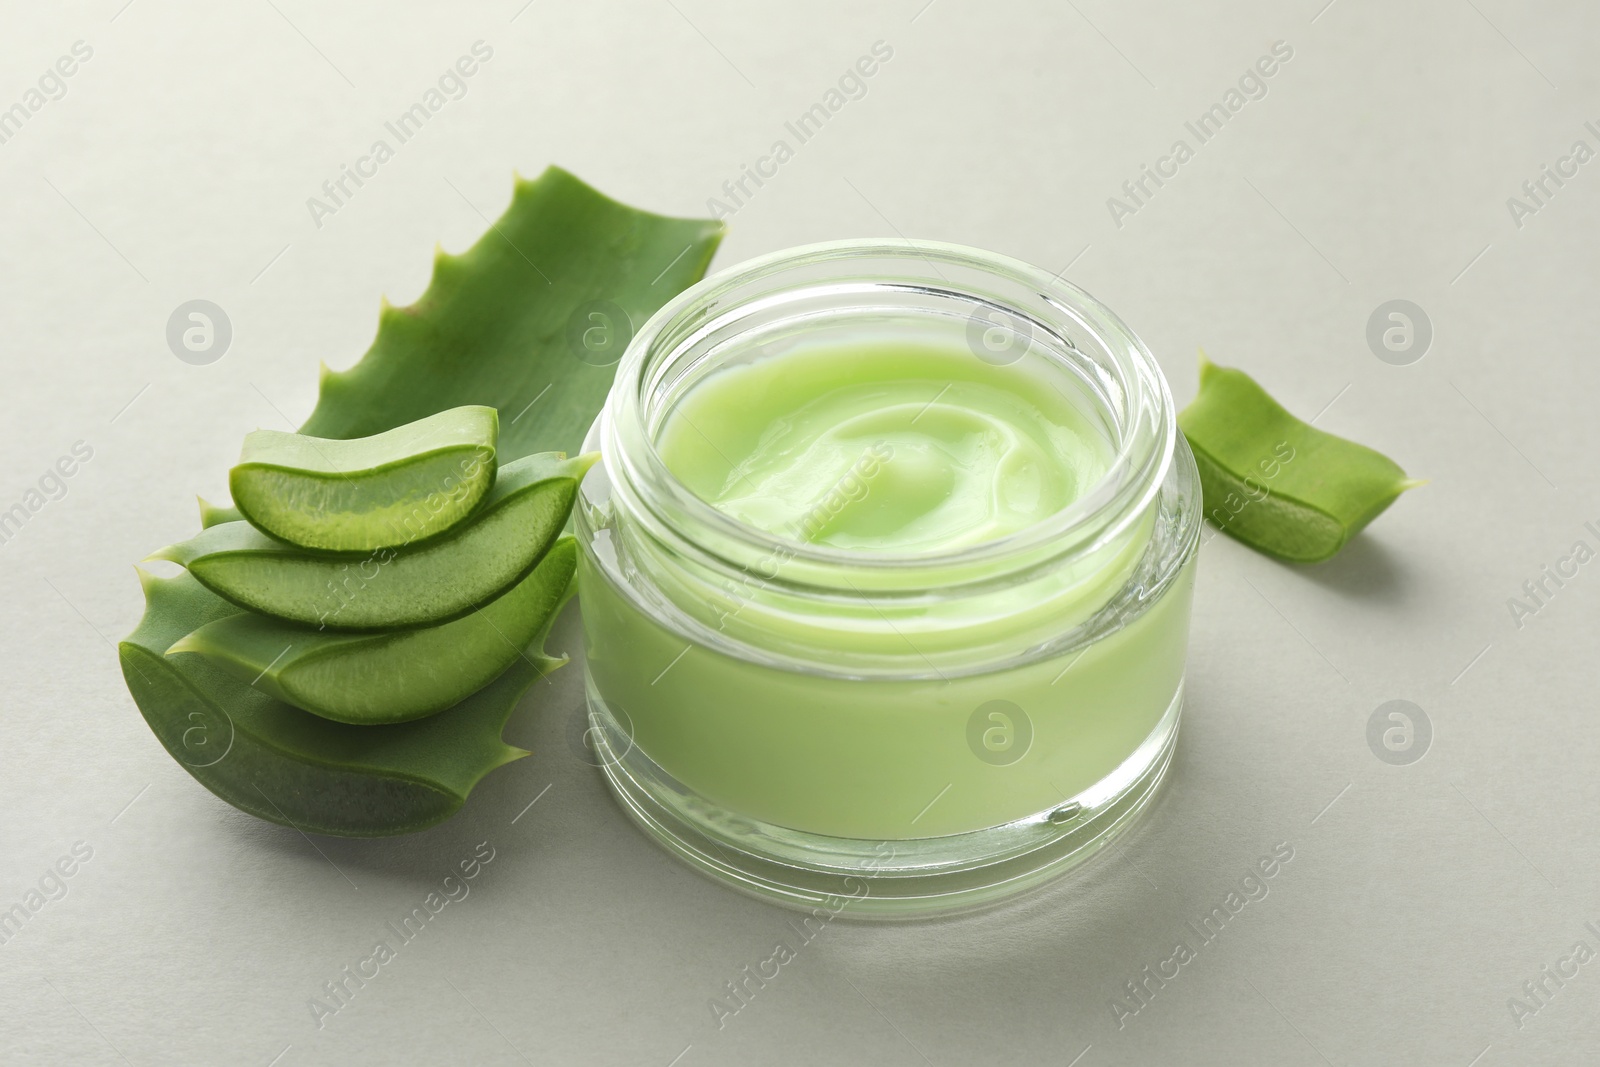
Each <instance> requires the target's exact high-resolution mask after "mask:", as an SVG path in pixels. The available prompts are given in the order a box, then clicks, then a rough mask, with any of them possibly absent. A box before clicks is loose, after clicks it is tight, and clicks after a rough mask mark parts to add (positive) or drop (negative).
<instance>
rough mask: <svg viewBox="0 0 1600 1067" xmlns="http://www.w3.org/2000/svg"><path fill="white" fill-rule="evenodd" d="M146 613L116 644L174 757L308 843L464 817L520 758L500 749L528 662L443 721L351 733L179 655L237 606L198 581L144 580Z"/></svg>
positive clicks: (184, 577) (535, 671) (238, 803)
mask: <svg viewBox="0 0 1600 1067" xmlns="http://www.w3.org/2000/svg"><path fill="white" fill-rule="evenodd" d="M140 578H141V581H142V582H143V585H144V591H145V614H144V619H143V620H142V621H141V622H140V623H139V626H138V628H137V629H135V630H134V631H133V633H132V634H130V635H129V636H128V638H127V639H126V640H124V641H123V642H122V643H121V644H120V645H119V646H118V654H119V658H120V659H121V662H122V675H123V678H124V679H125V680H126V681H127V683H128V690H129V692H131V693H132V694H133V697H134V700H135V702H136V703H137V704H138V705H139V710H140V712H141V713H142V714H143V715H144V718H145V722H147V723H148V724H149V726H150V729H151V730H152V731H153V732H154V733H155V735H156V737H157V738H158V739H159V740H160V741H161V744H162V746H163V747H165V748H166V750H167V751H168V752H169V753H170V754H171V755H172V758H173V759H175V760H177V761H178V762H179V763H181V764H183V767H184V769H185V770H187V771H188V772H189V773H190V774H191V775H193V776H194V778H195V779H196V780H197V781H199V782H200V784H201V785H203V786H205V787H206V788H207V789H209V790H211V792H213V793H215V794H216V795H217V796H219V797H221V798H222V799H223V800H225V801H227V802H228V803H229V804H232V805H233V806H234V807H236V808H240V809H242V810H244V811H247V812H249V813H250V814H252V815H256V816H259V817H261V818H263V819H267V820H270V821H272V822H276V823H283V824H285V825H288V826H293V827H295V828H296V829H298V830H302V831H305V832H308V833H320V834H335V835H338V836H344V837H375V836H380V835H387V834H402V833H409V832H411V831H413V830H420V829H423V828H424V827H427V826H431V825H433V824H434V823H437V822H439V821H440V820H442V819H446V818H448V817H449V816H451V815H453V814H454V813H455V812H456V811H457V810H458V809H459V808H460V807H461V805H462V804H463V803H464V802H465V801H466V798H467V794H469V793H470V792H471V791H472V788H473V787H474V786H475V785H476V784H477V783H478V781H479V780H480V779H481V778H483V776H484V775H486V774H488V773H489V772H490V771H492V770H494V769H495V768H496V767H500V766H503V765H504V764H506V763H509V762H511V761H512V760H514V759H517V758H519V757H521V756H525V755H527V753H526V752H524V751H523V750H521V749H518V748H513V747H511V746H510V745H507V744H505V743H504V742H503V741H501V739H500V732H501V730H503V729H504V728H505V722H506V719H507V718H508V717H509V716H510V714H511V711H512V709H513V708H515V707H516V704H517V701H518V700H520V699H521V697H522V695H523V693H524V692H526V691H527V689H528V687H529V686H530V685H532V684H533V682H534V681H535V680H537V678H538V677H539V674H540V669H539V668H538V667H536V666H535V664H534V663H530V662H528V661H526V660H523V659H520V658H519V659H517V660H515V661H513V662H512V664H511V666H510V667H508V668H507V669H506V671H505V673H504V674H502V675H500V677H498V678H497V679H495V680H494V681H493V682H491V683H490V684H489V685H488V686H486V687H485V688H483V689H481V690H479V691H478V692H476V693H474V694H473V695H471V696H469V697H467V698H466V699H465V700H463V701H461V702H460V703H459V704H456V705H455V706H454V707H451V708H449V709H447V710H445V711H442V712H440V713H439V714H437V715H432V716H429V717H428V718H425V719H418V720H416V721H414V722H407V723H398V724H395V725H390V726H348V725H345V724H343V723H336V722H329V721H328V720H327V719H322V718H318V717H317V716H315V715H308V714H306V713H305V712H304V711H301V710H300V709H299V708H295V707H291V706H289V705H288V704H285V703H284V702H283V701H280V700H277V699H274V698H273V697H271V696H269V695H268V694H266V693H264V692H262V691H261V690H260V689H259V688H255V687H252V686H251V685H250V684H249V683H247V682H243V681H240V680H239V679H237V678H235V677H234V676H233V675H231V674H229V673H228V672H226V671H224V670H221V669H219V668H218V667H216V666H215V665H214V664H211V663H209V662H207V660H206V659H205V658H204V657H202V656H171V657H169V656H168V655H167V650H168V649H170V648H171V647H172V646H173V645H174V644H175V643H177V641H178V640H179V639H180V638H182V637H183V636H184V635H185V634H188V633H190V632H192V631H193V630H196V629H198V628H200V627H202V626H204V625H206V624H208V623H212V622H215V621H216V620H218V619H223V618H227V617H229V616H233V615H236V614H238V611H239V609H238V608H236V607H234V606H233V605H232V604H229V603H228V602H227V601H225V600H223V599H222V598H221V597H218V596H216V595H215V594H213V593H211V592H210V591H209V590H207V589H206V588H205V587H204V586H202V585H201V584H200V583H199V582H197V581H195V580H194V578H193V576H191V575H189V574H179V575H178V576H177V577H175V578H155V577H152V576H150V575H148V574H144V573H142V572H141V574H140Z"/></svg>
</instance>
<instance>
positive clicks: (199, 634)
mask: <svg viewBox="0 0 1600 1067" xmlns="http://www.w3.org/2000/svg"><path fill="white" fill-rule="evenodd" d="M577 559H578V556H577V551H576V548H575V545H574V542H573V540H572V538H570V537H565V538H562V539H561V540H560V541H557V542H556V544H555V545H554V546H553V547H552V548H551V549H550V551H549V552H548V553H546V554H545V557H544V559H542V560H540V562H539V565H538V566H537V567H535V568H534V569H533V573H531V574H529V575H528V576H527V577H526V578H524V579H522V581H520V582H518V583H517V584H516V585H514V586H512V587H511V589H510V590H509V591H508V592H506V593H504V594H503V595H501V596H499V597H497V598H496V599H494V600H492V601H490V602H489V603H487V604H485V605H483V606H482V607H481V608H479V609H477V610H476V611H473V612H471V613H469V614H467V615H464V616H462V617H461V618H459V619H457V620H455V621H454V622H447V623H443V624H442V625H439V626H428V627H424V628H422V629H418V630H401V631H398V632H389V633H375V634H335V633H319V632H317V631H315V630H310V631H308V630H306V629H304V628H302V627H299V626H296V625H294V624H293V623H287V622H282V621H280V620H278V619H271V618H268V617H266V616H265V615H256V614H252V613H249V612H241V613H240V614H238V615H232V616H229V617H228V618H226V619H218V620H217V621H216V622H211V623H207V624H206V625H204V626H202V627H200V628H199V629H198V630H195V631H194V632H193V633H191V634H189V635H188V636H187V637H184V638H183V639H181V640H180V641H178V643H177V644H175V645H173V646H172V647H171V648H169V649H168V650H167V655H169V656H174V655H178V654H179V653H184V652H197V653H199V654H200V655H202V656H204V657H205V658H206V659H208V660H210V661H211V662H212V663H214V664H216V665H217V666H218V667H221V668H222V669H223V670H225V671H227V672H228V673H229V674H231V675H233V676H234V677H235V678H238V679H239V680H241V681H244V682H248V683H249V684H251V685H253V686H255V687H256V688H257V689H260V690H263V691H265V692H266V693H268V694H269V695H271V696H274V697H277V698H278V699H279V700H282V701H286V702H288V703H290V704H293V705H294V706H295V707H297V708H304V709H305V710H306V711H309V712H311V713H312V714H313V715H320V716H322V717H323V718H324V719H332V720H334V721H335V722H346V723H353V724H357V725H371V724H379V723H396V722H407V721H409V720H411V719H420V718H422V717H423V716H426V715H432V714H434V713H436V712H439V711H443V710H444V709H445V708H448V707H450V706H451V705H453V704H456V703H459V702H460V701H462V700H465V699H466V698H467V697H468V696H470V695H471V694H473V693H475V692H477V691H478V690H479V689H482V688H483V687H484V686H486V685H488V684H489V683H490V682H492V681H493V680H494V679H495V678H497V677H498V676H499V675H500V673H501V672H502V671H504V670H505V669H506V668H507V667H509V666H510V665H511V663H512V661H513V660H516V659H518V658H520V657H522V656H524V655H525V653H524V652H523V649H525V648H526V647H527V646H528V644H529V642H531V641H532V640H533V639H534V638H535V637H536V636H538V635H539V633H541V632H542V631H543V630H544V629H545V627H546V626H547V624H548V623H549V621H550V619H551V618H552V617H553V616H554V615H555V612H556V609H557V608H559V607H560V606H561V604H562V602H563V601H564V600H565V599H566V594H567V590H568V589H569V587H570V586H571V584H572V574H573V571H574V570H575V569H576V567H577ZM561 662H565V661H546V662H545V663H536V665H537V666H539V668H540V670H541V671H545V670H547V669H549V668H551V667H554V666H560V664H561Z"/></svg>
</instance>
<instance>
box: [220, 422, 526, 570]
mask: <svg viewBox="0 0 1600 1067" xmlns="http://www.w3.org/2000/svg"><path fill="white" fill-rule="evenodd" d="M499 433H500V417H499V413H498V412H497V411H495V409H494V408H492V407H485V406H483V405H481V404H466V405H463V406H461V407H456V408H450V409H449V410H447V411H441V412H438V413H437V414H434V415H428V416H426V417H424V418H421V419H418V420H416V421H415V422H408V423H406V424H405V425H404V426H396V427H395V428H394V429H392V430H385V431H384V432H383V433H378V434H373V435H372V436H371V437H358V438H354V439H351V440H329V439H327V438H322V437H312V436H310V435H308V434H298V433H284V432H282V431H280V430H257V431H255V432H254V433H252V434H249V435H247V436H246V437H245V439H244V448H243V450H242V451H241V452H240V455H239V462H238V464H237V465H236V466H235V467H234V468H233V470H232V471H230V472H229V474H228V488H229V490H230V491H231V492H232V493H233V504H234V507H236V508H238V509H239V511H240V512H241V513H242V514H243V515H244V517H245V518H246V519H248V520H249V521H250V522H251V523H253V524H254V525H255V526H256V527H257V528H258V529H261V530H264V531H265V532H267V533H269V534H271V535H272V536H274V537H276V538H279V539H280V540H283V541H287V542H288V543H289V544H291V545H298V546H300V547H301V548H309V549H320V550H323V551H326V552H373V551H376V550H377V549H380V548H393V547H395V546H396V545H403V544H410V543H413V542H416V541H423V540H426V539H428V538H430V537H433V536H435V535H436V534H439V533H442V532H444V531H446V530H448V529H450V528H451V527H452V526H454V525H455V524H456V523H458V522H460V521H461V520H463V519H465V518H466V517H467V515H468V514H470V513H471V511H472V509H473V508H474V507H476V506H477V504H478V501H480V500H482V499H483V496H484V494H485V493H487V492H488V491H489V487H490V486H491V485H492V484H494V476H495V463H494V458H495V441H496V439H497V438H498V437H499Z"/></svg>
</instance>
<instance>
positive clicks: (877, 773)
mask: <svg viewBox="0 0 1600 1067" xmlns="http://www.w3.org/2000/svg"><path fill="white" fill-rule="evenodd" d="M908 337H914V338H917V339H919V341H920V342H921V343H925V344H929V345H936V346H943V347H944V348H945V349H946V350H955V349H959V350H960V351H961V352H963V353H965V358H968V359H971V360H974V361H977V362H979V363H982V364H987V365H989V366H990V367H991V368H992V367H1001V368H1005V369H1006V370H1005V372H1006V373H1013V372H1014V373H1016V374H1019V375H1026V376H1027V378H1026V381H1027V382H1028V383H1029V386H1028V387H1029V388H1035V389H1054V390H1056V391H1057V392H1058V393H1060V395H1062V396H1064V397H1067V398H1069V399H1070V402H1071V403H1072V404H1073V405H1074V407H1075V408H1076V409H1077V410H1078V411H1080V412H1081V413H1082V414H1083V415H1084V417H1085V419H1086V420H1087V421H1088V422H1089V423H1090V424H1092V425H1093V426H1094V427H1095V428H1096V432H1097V433H1099V434H1101V435H1103V440H1104V442H1105V445H1106V455H1107V458H1108V462H1107V469H1106V472H1105V473H1104V475H1103V476H1101V477H1099V478H1098V479H1097V480H1096V481H1095V482H1094V483H1093V484H1092V485H1089V486H1086V487H1085V488H1084V491H1083V492H1082V493H1081V494H1079V495H1078V497H1077V498H1076V499H1075V500H1073V501H1072V502H1071V503H1070V504H1069V505H1068V506H1066V507H1064V508H1062V509H1061V510H1059V511H1057V512H1055V513H1053V514H1051V515H1049V516H1048V517H1046V518H1043V519H1041V520H1040V521H1038V522H1034V523H1032V524H1031V525H1028V526H1025V527H1023V528H1021V529H1019V530H1016V531H1014V532H1010V533H1007V534H1005V535H1004V536H999V537H995V538H993V539H990V540H985V541H981V542H979V543H976V544H969V545H965V546H962V547H960V548H956V549H951V550H947V551H932V552H928V551H922V552H915V553H884V552H869V551H860V550H851V549H846V548H840V547H837V546H832V545H826V544H818V543H814V542H812V541H808V540H806V539H805V538H801V537H793V538H791V537H787V536H783V535H780V534H774V533H771V532H768V531H767V530H764V529H758V528H756V527H755V526H752V525H748V524H746V523H743V522H741V521H739V520H737V519H735V518H733V517H731V516H730V515H729V514H726V513H724V511H721V510H718V508H716V507H714V506H713V505H712V504H710V503H708V502H707V501H706V500H705V499H703V498H702V497H701V496H698V495H696V494H695V493H694V492H693V491H691V490H690V489H689V488H688V487H687V486H686V485H685V484H684V481H683V480H682V479H680V478H679V477H678V476H676V475H675V474H674V473H673V471H672V470H669V469H668V466H667V464H666V463H665V462H664V460H663V457H662V455H661V452H660V450H659V448H658V446H659V444H660V440H661V433H662V428H663V426H664V425H665V424H666V422H667V420H668V419H669V418H670V417H672V415H673V412H674V411H675V410H676V409H677V408H678V407H679V406H680V405H681V404H682V403H683V402H684V398H685V397H687V396H689V395H690V394H692V393H693V391H694V390H695V389H696V388H697V387H699V386H701V385H702V384H703V383H704V382H705V381H706V379H707V377H708V376H710V375H713V374H716V373H717V372H719V371H722V370H725V369H727V368H730V367H738V366H743V365H748V364H753V363H757V362H760V361H765V360H783V359H785V358H788V357H789V356H790V355H791V354H792V353H794V352H796V351H800V350H804V349H806V348H808V347H809V346H816V345H832V346H835V347H837V346H838V345H840V344H853V343H861V344H872V343H875V341H877V340H881V339H885V338H895V339H904V338H908ZM588 446H589V447H591V448H596V447H597V448H599V449H600V450H601V451H602V453H603V455H604V462H603V463H601V464H597V465H596V466H595V467H594V468H593V469H592V470H591V471H590V473H589V476H588V478H587V479H586V480H585V482H584V484H583V487H582V491H581V495H580V500H579V504H578V507H577V508H576V509H575V515H576V520H575V521H576V525H577V531H578V538H579V543H580V545H581V553H580V563H579V582H580V589H581V592H582V598H583V618H584V629H585V646H586V651H587V665H586V670H587V685H588V698H589V715H590V722H591V735H592V736H593V738H594V739H595V744H596V749H597V752H598V753H599V755H600V757H601V758H600V762H601V765H602V767H603V769H604V772H605V774H606V776H607V778H608V780H609V782H610V784H611V787H612V789H613V791H614V792H615V794H616V795H617V797H618V799H619V800H620V801H621V803H622V805H623V806H624V807H625V808H626V810H627V811H628V812H629V813H630V815H632V817H633V818H634V819H635V820H636V821H637V822H638V823H639V825H640V826H642V827H643V828H644V829H645V830H646V832H648V833H649V834H650V835H651V836H653V837H654V838H655V839H656V840H657V841H659V842H660V843H661V844H663V845H664V846H666V847H667V848H668V849H669V850H670V851H672V852H674V853H676V854H677V855H678V856H680V857H681V858H683V859H685V860H687V861H688V862H689V863H691V864H692V865H693V866H695V867H697V868H699V869H701V870H702V871H705V872H707V873H709V874H711V875H713V876H715V877H718V878H720V879H722V880H724V881H726V882H729V883H732V884H733V885H736V886H738V887H740V888H742V889H745V890H747V891H750V892H753V893H756V894H757V895H760V896H763V897H765V898H767V899H771V900H776V901H778V902H781V903H785V904H789V905H792V906H796V907H802V908H823V909H827V910H829V911H831V912H834V913H839V912H844V913H845V914H847V915H850V916H857V917H868V916H883V917H899V916H913V915H919V914H927V913H930V912H936V911H945V910H952V909H958V908H966V907H972V906H975V905H981V904H985V903H988V902H990V901H993V900H996V899H999V898H1001V897H1003V896H1006V895H1009V894H1010V893H1012V892H1015V891H1017V890H1020V889H1023V888H1025V887H1028V886H1031V885H1034V884H1036V883H1038V882H1040V881H1042V880H1043V879H1045V878H1046V877H1049V876H1050V875H1052V874H1054V873H1057V872H1059V871H1061V870H1064V869H1066V868H1067V867H1069V866H1071V865H1073V864H1074V863H1076V862H1078V861H1080V860H1082V859H1084V858H1086V857H1088V856H1089V855H1092V854H1093V853H1094V852H1095V851H1097V850H1098V849H1099V848H1100V847H1102V846H1103V845H1104V844H1105V843H1106V842H1107V841H1109V840H1110V839H1111V838H1112V837H1113V835H1115V834H1116V833H1117V832H1118V831H1119V830H1121V829H1123V828H1125V827H1126V826H1127V825H1129V824H1130V822H1131V820H1132V819H1133V817H1134V816H1135V815H1136V814H1137V813H1138V812H1139V811H1140V810H1142V808H1143V807H1144V806H1145V804H1146V803H1147V802H1148V801H1149V799H1150V797H1151V796H1152V794H1153V792H1154V790H1155V789H1156V787H1157V785H1158V783H1159V782H1160V780H1161V777H1162V775H1163V773H1164V772H1165V770H1166V767H1167V764H1168V762H1169V760H1170V758H1171V754H1172V750H1173V745H1174V742H1175V739H1176V736H1177V730H1178V718H1179V712H1180V708H1181V705H1182V694H1183V674H1184V656H1185V651H1186V647H1187V643H1188V630H1189V615H1190V600H1191V592H1192V587H1193V578H1194V559H1195V554H1196V549H1197V546H1198V543H1199V529H1200V495H1199V485H1198V480H1197V476H1196V472H1195V466H1194V460H1193V458H1192V457H1191V456H1190V454H1189V451H1188V447H1187V445H1186V444H1185V443H1184V441H1183V439H1182V436H1181V435H1180V434H1179V433H1178V432H1177V428H1176V423H1175V418H1174V412H1173V406H1172V399H1171V396H1170V395H1169V393H1168V390H1167V386H1166V382H1165V380H1164V379H1163V378H1162V375H1161V372H1160V370H1159V368H1158V367H1157V366H1156V363H1155V361H1154V359H1153V358H1152V357H1151V355H1150V353H1149V352H1148V351H1147V350H1146V349H1145V347H1144V346H1143V344H1142V343H1140V341H1139V340H1138V338H1136V337H1135V336H1134V335H1133V333H1132V332H1131V331H1130V330H1129V329H1128V328H1127V327H1126V326H1125V325H1124V324H1123V323H1122V322H1121V321H1120V320H1119V319H1118V318H1117V317H1116V316H1115V315H1114V314H1112V313H1111V312H1110V311H1109V310H1108V309H1106V308H1105V307H1103V306H1102V305H1101V304H1100V303H1099V302H1098V301H1096V300H1095V299H1094V298H1093V297H1091V296H1089V295H1088V294H1087V293H1085V292H1083V291H1082V290H1080V289H1078V288H1076V287H1074V286H1072V285H1069V284H1066V283H1064V282H1061V281H1059V280H1057V279H1055V278H1052V277H1051V276H1050V275H1049V274H1047V273H1045V272H1043V271H1041V270H1039V269H1037V268H1034V267H1031V266H1028V265H1026V264H1023V263H1020V262H1017V261H1015V260H1011V259H1007V258H1005V257H1002V256H997V255H993V254H991V253H987V252H982V251H979V250H976V249H970V248H963V247H959V246H953V245H945V244H935V243H929V242H906V241H894V242H890V241H851V242H840V243H833V244H824V245H813V246H807V247H803V248H798V249H791V250H788V251H785V252H781V253H777V254H775V255H771V256H767V257H764V258H761V259H757V260H754V261H751V262H749V263H745V264H742V265H740V266H738V267H735V268H733V269H731V270H728V271H725V272H723V273H721V274H718V275H716V276H713V277H711V278H708V279H706V280H705V281H703V282H701V283H700V284H699V285H697V286H695V287H693V288H691V289H689V290H687V291H686V292H684V293H682V294H681V295H680V296H679V297H678V298H677V299H675V300H673V301H672V302H670V303H669V304H667V305H666V306H665V307H664V308H662V309H661V310H660V311H659V312H658V313H657V314H656V315H655V316H653V317H652V318H651V319H650V321H649V322H648V323H646V324H645V326H644V327H643V328H642V329H641V330H640V331H639V332H638V334H637V335H636V336H635V337H634V338H633V340H632V342H631V344H630V345H629V347H628V349H627V352H626V354H625V355H624V357H623V359H622V362H621V365H620V366H619V368H618V373H617V378H616V383H615V385H614V387H613V389H612V392H611V396H610V398H609V400H608V401H607V404H606V407H605V410H604V411H603V412H602V414H601V417H600V420H599V421H598V422H597V423H596V426H595V428H594V429H593V430H592V431H591V434H590V441H589V444H588ZM874 462H880V463H883V464H893V463H894V462H895V460H894V458H893V456H892V454H887V453H886V454H884V455H881V456H879V457H877V458H876V459H870V458H869V459H867V463H868V467H869V468H870V467H871V464H872V463H874ZM857 473H858V474H860V475H861V476H862V478H863V480H867V481H870V478H871V476H872V474H873V473H874V471H873V470H872V469H863V470H860V471H858V472H857ZM840 491H854V486H853V485H852V486H850V487H848V489H845V488H841V490H840ZM817 506H818V507H822V508H826V507H828V506H829V502H828V501H827V500H822V501H819V502H818V505H817Z"/></svg>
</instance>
